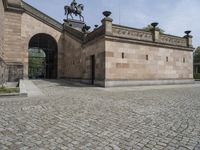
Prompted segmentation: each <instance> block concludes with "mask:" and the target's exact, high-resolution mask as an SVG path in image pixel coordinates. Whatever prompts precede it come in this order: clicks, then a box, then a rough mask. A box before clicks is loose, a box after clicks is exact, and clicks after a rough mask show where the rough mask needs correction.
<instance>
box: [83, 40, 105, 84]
mask: <svg viewBox="0 0 200 150" xmlns="http://www.w3.org/2000/svg"><path fill="white" fill-rule="evenodd" d="M92 55H94V56H95V82H99V81H104V79H105V40H104V39H103V38H100V39H95V40H94V41H92V42H89V43H87V44H86V45H84V48H83V57H82V58H83V59H82V60H83V61H82V65H83V66H82V68H83V76H82V77H83V79H84V80H91V70H92V69H91V56H92Z"/></svg>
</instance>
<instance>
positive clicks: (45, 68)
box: [29, 34, 57, 79]
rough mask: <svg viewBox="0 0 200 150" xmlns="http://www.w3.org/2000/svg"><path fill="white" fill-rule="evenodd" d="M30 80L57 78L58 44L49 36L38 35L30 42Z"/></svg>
mask: <svg viewBox="0 0 200 150" xmlns="http://www.w3.org/2000/svg"><path fill="white" fill-rule="evenodd" d="M43 52H44V54H42V53H43ZM39 53H40V54H39ZM31 55H33V57H32V56H31ZM33 64H34V65H33ZM29 78H45V79H56V78H57V43H56V41H55V39H54V38H53V37H51V36H50V35H48V34H37V35H35V36H33V37H32V38H31V40H30V42H29Z"/></svg>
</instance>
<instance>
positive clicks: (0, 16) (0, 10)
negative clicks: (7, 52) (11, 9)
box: [0, 0, 4, 57]
mask: <svg viewBox="0 0 200 150" xmlns="http://www.w3.org/2000/svg"><path fill="white" fill-rule="evenodd" d="M3 40H4V7H3V2H2V0H0V57H3Z"/></svg>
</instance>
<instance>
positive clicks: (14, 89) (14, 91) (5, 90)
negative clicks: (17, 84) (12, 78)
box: [0, 87, 19, 94]
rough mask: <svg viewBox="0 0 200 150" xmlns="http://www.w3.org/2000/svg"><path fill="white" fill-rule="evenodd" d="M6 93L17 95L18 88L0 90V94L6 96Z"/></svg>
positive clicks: (2, 88)
mask: <svg viewBox="0 0 200 150" xmlns="http://www.w3.org/2000/svg"><path fill="white" fill-rule="evenodd" d="M8 93H19V88H6V87H1V88H0V94H8Z"/></svg>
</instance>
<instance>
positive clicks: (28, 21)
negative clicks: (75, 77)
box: [20, 13, 63, 78]
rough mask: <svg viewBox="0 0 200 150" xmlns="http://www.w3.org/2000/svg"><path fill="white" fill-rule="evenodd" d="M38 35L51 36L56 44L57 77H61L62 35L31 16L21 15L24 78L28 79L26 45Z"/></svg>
mask: <svg viewBox="0 0 200 150" xmlns="http://www.w3.org/2000/svg"><path fill="white" fill-rule="evenodd" d="M39 33H45V34H48V35H50V36H52V37H53V38H54V39H55V41H56V42H57V46H58V77H60V76H62V74H61V73H62V72H61V68H62V62H61V60H62V56H63V37H62V33H61V32H60V31H58V30H56V29H54V28H53V27H51V26H49V25H47V24H45V23H43V22H42V21H40V20H38V19H36V18H34V17H33V16H31V15H29V14H27V13H23V14H22V19H21V44H22V48H21V53H22V55H23V57H22V60H20V61H21V62H22V63H23V64H24V77H25V78H27V77H28V48H29V47H28V45H29V41H30V39H31V38H32V37H33V36H34V35H36V34H39Z"/></svg>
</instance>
